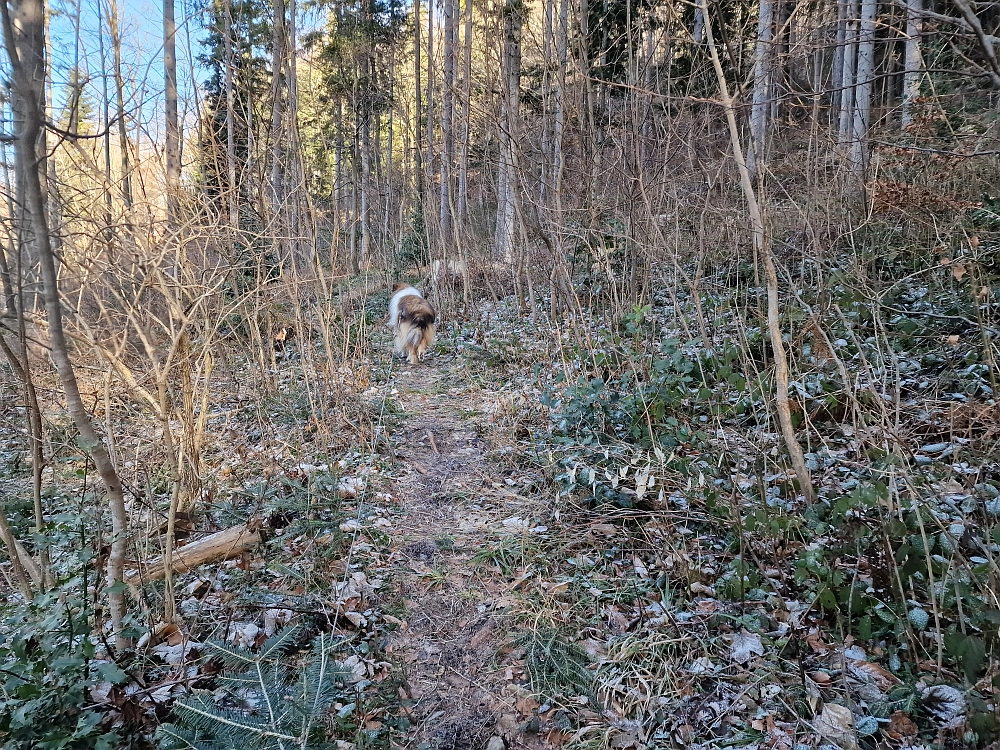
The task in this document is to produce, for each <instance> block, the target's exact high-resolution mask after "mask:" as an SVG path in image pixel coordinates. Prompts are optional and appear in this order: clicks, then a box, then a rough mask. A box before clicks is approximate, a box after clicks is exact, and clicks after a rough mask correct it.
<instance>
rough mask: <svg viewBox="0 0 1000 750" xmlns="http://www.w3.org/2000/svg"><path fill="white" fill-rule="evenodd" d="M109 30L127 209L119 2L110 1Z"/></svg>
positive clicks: (128, 192) (128, 179)
mask: <svg viewBox="0 0 1000 750" xmlns="http://www.w3.org/2000/svg"><path fill="white" fill-rule="evenodd" d="M108 8H109V10H110V12H109V13H108V29H109V31H110V33H111V49H112V51H113V52H114V56H115V61H114V62H115V116H116V118H117V120H118V149H119V150H120V151H121V153H120V154H119V159H120V161H121V170H122V197H123V199H124V201H125V208H126V209H128V210H131V208H132V175H131V172H130V169H129V147H128V128H127V124H126V122H125V78H124V76H123V75H122V38H121V32H120V29H119V26H118V3H117V0H109V2H108Z"/></svg>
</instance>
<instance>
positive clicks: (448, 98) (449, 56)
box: [439, 0, 457, 257]
mask: <svg viewBox="0 0 1000 750" xmlns="http://www.w3.org/2000/svg"><path fill="white" fill-rule="evenodd" d="M455 1H456V0H444V3H443V7H444V86H443V87H442V91H441V182H440V184H439V193H440V200H441V205H440V207H439V208H440V221H441V251H442V253H443V255H444V257H450V256H451V255H452V252H451V251H452V238H451V230H452V215H451V198H452V188H451V174H452V165H453V163H454V160H455V133H454V130H453V127H452V126H453V124H454V119H455V118H454V114H455V46H456V45H455V36H456V31H457V29H456V27H457V21H456V18H455V15H456V14H455Z"/></svg>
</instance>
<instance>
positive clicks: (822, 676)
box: [809, 672, 833, 685]
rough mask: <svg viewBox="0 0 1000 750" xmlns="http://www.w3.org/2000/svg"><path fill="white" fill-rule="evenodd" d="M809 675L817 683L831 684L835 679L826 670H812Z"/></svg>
mask: <svg viewBox="0 0 1000 750" xmlns="http://www.w3.org/2000/svg"><path fill="white" fill-rule="evenodd" d="M809 676H810V677H811V678H812V681H813V682H815V683H816V684H817V685H829V684H830V683H831V682H832V681H833V678H832V677H830V675H828V674H827V673H826V672H810V673H809Z"/></svg>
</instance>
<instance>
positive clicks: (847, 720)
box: [813, 703, 860, 750]
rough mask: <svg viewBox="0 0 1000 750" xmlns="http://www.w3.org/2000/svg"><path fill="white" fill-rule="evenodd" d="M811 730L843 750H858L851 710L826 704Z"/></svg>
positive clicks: (833, 704)
mask: <svg viewBox="0 0 1000 750" xmlns="http://www.w3.org/2000/svg"><path fill="white" fill-rule="evenodd" d="M813 729H815V730H816V733H817V734H818V735H819V736H820V737H822V738H823V739H826V740H830V741H831V742H836V743H837V744H838V745H840V746H841V747H842V748H844V750H859V748H860V746H859V745H858V740H857V733H856V732H855V730H854V716H853V715H852V714H851V709H849V708H845V707H844V706H838V705H837V704H835V703H827V704H826V705H825V706H823V711H822V713H820V715H819V716H818V717H817V718H816V719H815V720H814V721H813Z"/></svg>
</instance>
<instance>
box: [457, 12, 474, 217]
mask: <svg viewBox="0 0 1000 750" xmlns="http://www.w3.org/2000/svg"><path fill="white" fill-rule="evenodd" d="M472 12H473V0H465V35H464V38H463V39H462V50H463V53H464V54H463V57H464V59H463V62H462V132H461V136H460V137H461V145H460V146H459V154H458V159H459V162H458V220H459V221H460V222H461V223H463V224H464V223H465V222H467V221H468V220H469V136H470V132H471V123H470V122H469V117H470V115H471V107H472V20H473V19H472Z"/></svg>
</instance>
